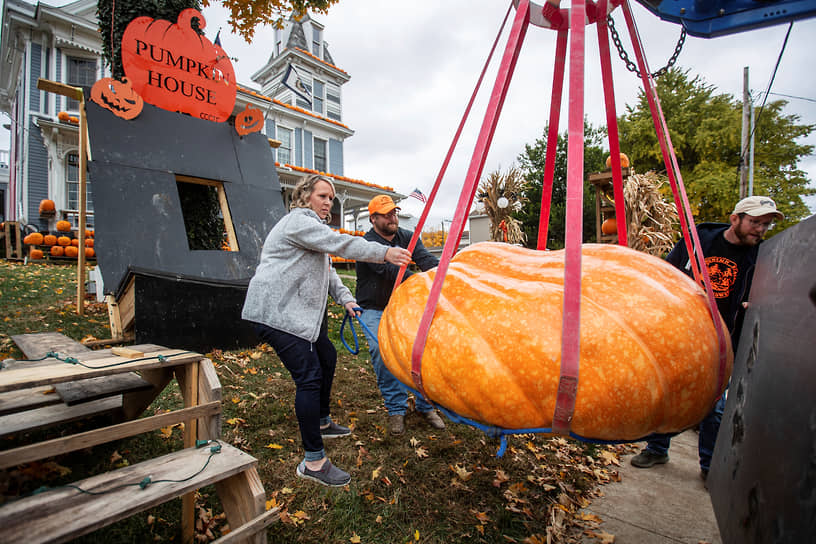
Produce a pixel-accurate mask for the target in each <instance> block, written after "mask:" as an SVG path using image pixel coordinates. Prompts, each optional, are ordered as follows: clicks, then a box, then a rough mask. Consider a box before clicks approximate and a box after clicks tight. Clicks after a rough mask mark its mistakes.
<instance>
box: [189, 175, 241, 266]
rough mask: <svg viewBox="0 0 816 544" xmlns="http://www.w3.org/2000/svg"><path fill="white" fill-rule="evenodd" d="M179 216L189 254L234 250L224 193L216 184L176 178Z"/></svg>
mask: <svg viewBox="0 0 816 544" xmlns="http://www.w3.org/2000/svg"><path fill="white" fill-rule="evenodd" d="M176 187H177V188H178V194H179V201H180V203H181V215H182V217H183V219H184V229H185V230H186V231H187V247H189V248H190V250H192V251H200V250H205V251H206V250H210V251H213V250H221V251H238V239H237V237H236V236H235V228H234V226H233V224H232V215H231V214H230V209H229V204H228V203H227V193H226V192H225V191H224V184H223V183H221V182H220V181H211V180H207V179H200V178H193V177H189V176H182V175H176Z"/></svg>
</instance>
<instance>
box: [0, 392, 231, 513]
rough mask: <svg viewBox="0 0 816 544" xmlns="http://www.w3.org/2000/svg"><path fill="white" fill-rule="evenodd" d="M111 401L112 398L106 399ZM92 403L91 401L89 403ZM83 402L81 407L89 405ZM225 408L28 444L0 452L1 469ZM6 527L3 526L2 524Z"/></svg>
mask: <svg viewBox="0 0 816 544" xmlns="http://www.w3.org/2000/svg"><path fill="white" fill-rule="evenodd" d="M106 400H108V399H106ZM88 404H91V403H88ZM88 404H83V405H80V406H87V405H88ZM220 410H221V404H220V403H218V402H209V403H207V404H201V405H199V406H193V407H191V408H182V409H181V410H176V411H174V412H166V413H163V414H158V415H155V416H150V417H145V418H142V419H136V420H133V421H128V422H125V423H119V424H118V425H111V426H110V427H103V428H101V429H93V430H91V431H85V432H84V433H78V434H74V435H70V436H65V437H61V438H55V439H52V440H46V441H44V442H38V443H36V444H29V445H27V446H20V447H19V448H14V449H12V450H7V451H0V469H4V468H8V467H14V466H17V465H21V464H23V463H28V462H31V461H36V460H37V459H45V458H46V457H53V456H55V455H62V454H63V453H68V452H71V451H77V450H81V449H84V448H89V447H91V446H96V445H98V444H104V443H105V442H112V441H113V440H120V439H122V438H127V437H129V436H134V435H137V434H141V433H146V432H148V431H154V430H156V429H161V428H162V427H167V426H169V425H175V424H176V423H181V422H183V421H186V420H188V419H191V418H198V417H204V416H207V415H209V414H213V413H215V412H218V411H220ZM0 527H2V525H0Z"/></svg>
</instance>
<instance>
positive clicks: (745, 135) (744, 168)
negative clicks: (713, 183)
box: [739, 66, 751, 199]
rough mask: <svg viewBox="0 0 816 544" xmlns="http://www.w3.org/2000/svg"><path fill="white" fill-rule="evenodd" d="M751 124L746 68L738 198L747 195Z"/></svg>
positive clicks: (745, 70) (743, 75) (743, 72)
mask: <svg viewBox="0 0 816 544" xmlns="http://www.w3.org/2000/svg"><path fill="white" fill-rule="evenodd" d="M750 124H751V93H750V91H749V88H748V67H747V66H745V67H744V68H743V69H742V145H741V146H740V184H739V197H740V199H743V198H745V197H746V196H747V194H748V140H749V138H750V132H751V128H750Z"/></svg>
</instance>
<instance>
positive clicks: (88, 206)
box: [65, 152, 93, 212]
mask: <svg viewBox="0 0 816 544" xmlns="http://www.w3.org/2000/svg"><path fill="white" fill-rule="evenodd" d="M65 182H66V185H67V189H68V209H69V210H79V154H78V153H76V152H71V153H68V155H67V156H66V157H65ZM85 197H86V198H85V210H86V211H89V212H92V211H93V198H92V195H91V182H90V181H88V180H87V179H86V180H85Z"/></svg>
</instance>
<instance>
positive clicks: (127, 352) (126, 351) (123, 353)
mask: <svg viewBox="0 0 816 544" xmlns="http://www.w3.org/2000/svg"><path fill="white" fill-rule="evenodd" d="M110 352H111V354H113V355H118V356H119V357H128V358H130V359H136V358H137V357H144V352H143V351H139V350H136V349H133V348H128V347H118V348H111V350H110Z"/></svg>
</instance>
